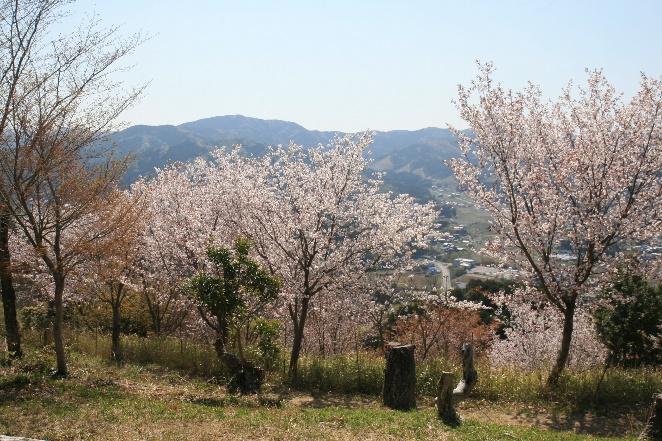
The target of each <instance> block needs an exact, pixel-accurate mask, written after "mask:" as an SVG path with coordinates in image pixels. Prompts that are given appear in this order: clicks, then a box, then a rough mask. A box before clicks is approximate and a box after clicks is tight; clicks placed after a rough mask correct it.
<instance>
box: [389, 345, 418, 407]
mask: <svg viewBox="0 0 662 441" xmlns="http://www.w3.org/2000/svg"><path fill="white" fill-rule="evenodd" d="M415 349H416V346H414V345H401V344H399V343H389V344H388V346H387V351H386V368H385V369H384V390H383V399H384V405H386V406H387V407H390V408H391V409H398V410H410V409H415V408H416V361H415V359H414V350H415Z"/></svg>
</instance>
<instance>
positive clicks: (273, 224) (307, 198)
mask: <svg viewBox="0 0 662 441" xmlns="http://www.w3.org/2000/svg"><path fill="white" fill-rule="evenodd" d="M371 142H372V136H371V134H369V133H363V134H358V135H354V136H344V137H338V138H335V139H334V140H333V141H332V142H331V143H330V144H329V145H320V146H318V147H313V148H309V149H305V148H303V147H302V146H299V145H295V144H290V145H289V146H288V147H287V148H285V147H278V148H275V149H272V150H270V151H269V152H267V154H265V155H264V156H263V157H261V158H258V159H255V158H243V157H241V156H240V155H239V154H238V153H237V152H236V151H233V152H230V153H228V152H226V151H224V150H219V151H217V152H216V153H215V161H214V162H212V163H211V164H210V165H209V167H208V168H207V169H206V171H205V172H204V173H201V177H200V179H199V180H200V181H201V182H203V181H204V182H207V183H208V184H209V190H208V193H209V198H208V199H209V200H212V199H213V198H214V197H215V198H217V201H216V202H214V204H213V205H214V206H216V207H221V208H220V210H221V211H222V212H219V216H220V217H221V218H222V219H224V220H225V222H226V223H227V225H230V226H231V227H232V228H231V229H232V230H233V231H236V232H237V234H241V235H243V236H246V237H249V238H251V240H252V241H253V243H254V244H255V252H256V253H257V254H258V255H259V256H260V257H261V258H262V260H263V261H264V262H265V264H266V266H267V268H269V269H270V270H271V271H273V272H274V273H275V274H278V275H279V276H280V277H281V279H282V280H283V282H284V286H283V293H284V301H285V305H286V313H287V315H288V316H289V318H290V320H291V322H292V327H293V341H292V352H291V356H290V367H289V373H290V376H291V377H296V374H297V363H298V359H299V356H300V353H301V349H302V343H303V338H304V330H305V329H306V321H307V318H308V313H309V312H310V310H311V307H312V306H313V305H312V302H313V301H314V299H315V298H316V297H318V296H319V295H320V294H321V293H324V300H325V302H324V303H325V307H328V305H329V304H332V303H338V301H339V300H340V299H343V298H346V297H347V298H352V296H355V293H360V292H366V288H367V286H368V285H370V283H371V281H370V277H369V272H370V271H371V270H375V269H393V268H396V269H398V270H400V269H404V268H407V266H408V265H409V264H410V261H411V257H412V253H413V251H414V249H415V247H417V246H425V244H426V243H427V240H428V239H429V237H430V236H431V234H432V232H433V222H434V220H435V217H436V213H435V211H434V209H433V207H432V205H420V204H417V203H416V202H415V201H414V199H413V198H412V197H409V196H406V195H397V196H396V195H393V194H389V193H385V192H383V191H382V182H381V181H380V180H379V179H378V178H376V177H370V176H368V170H367V166H368V163H369V162H368V159H366V157H365V153H366V148H367V147H368V146H369V144H370V143H371ZM229 187H231V188H229ZM212 195H213V196H212ZM221 197H222V199H223V200H222V201H221V200H219V198H221ZM333 299H336V300H333ZM340 303H341V302H340ZM320 311H322V309H320Z"/></svg>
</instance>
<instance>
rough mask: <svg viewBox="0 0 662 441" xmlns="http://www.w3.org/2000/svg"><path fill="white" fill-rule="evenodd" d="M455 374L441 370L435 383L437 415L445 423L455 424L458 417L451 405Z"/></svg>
mask: <svg viewBox="0 0 662 441" xmlns="http://www.w3.org/2000/svg"><path fill="white" fill-rule="evenodd" d="M454 383H455V375H453V374H452V373H451V372H442V373H441V378H440V379H439V384H438V385H437V399H436V401H437V416H438V417H439V419H440V420H441V421H443V422H444V423H445V424H448V425H451V426H457V425H458V424H459V423H460V417H459V416H458V415H457V412H455V408H454V407H453V384H454Z"/></svg>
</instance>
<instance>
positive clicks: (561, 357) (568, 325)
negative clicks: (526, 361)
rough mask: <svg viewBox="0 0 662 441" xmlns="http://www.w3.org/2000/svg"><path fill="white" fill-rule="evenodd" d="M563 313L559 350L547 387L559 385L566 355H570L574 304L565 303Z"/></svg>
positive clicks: (566, 360) (566, 361) (566, 358)
mask: <svg viewBox="0 0 662 441" xmlns="http://www.w3.org/2000/svg"><path fill="white" fill-rule="evenodd" d="M565 308H566V309H565V313H564V314H563V336H562V338H561V348H560V350H559V354H558V356H557V358H556V364H555V365H554V367H553V368H552V372H551V373H550V374H549V378H548V379H547V386H549V387H556V386H557V385H558V384H559V378H560V377H561V374H562V373H563V369H565V366H566V364H567V363H568V355H569V354H570V343H571V342H572V330H573V327H574V318H575V302H574V300H573V301H572V302H571V303H570V302H569V303H566V306H565Z"/></svg>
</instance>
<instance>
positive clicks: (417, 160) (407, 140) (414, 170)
mask: <svg viewBox="0 0 662 441" xmlns="http://www.w3.org/2000/svg"><path fill="white" fill-rule="evenodd" d="M339 133H341V132H332V131H329V132H326V131H319V130H308V129H306V128H304V127H302V126H300V125H299V124H296V123H293V122H288V121H280V120H264V119H258V118H249V117H246V116H241V115H227V116H216V117H212V118H205V119H201V120H198V121H192V122H188V123H184V124H180V125H178V126H172V125H163V126H146V125H136V126H132V127H128V128H126V129H124V130H121V131H119V132H116V133H114V134H113V135H112V136H111V138H112V141H113V142H114V143H115V145H116V148H117V150H118V153H120V154H132V155H133V156H134V157H135V163H134V166H133V167H132V169H131V170H129V172H128V174H127V177H126V180H127V182H132V181H134V180H135V179H137V178H138V176H148V175H150V174H152V173H153V171H154V168H155V167H163V166H164V165H166V164H168V163H170V162H173V161H188V160H191V159H193V158H195V157H198V156H205V155H207V154H208V153H209V152H210V151H211V150H213V149H214V148H216V147H221V146H231V145H233V144H242V145H243V148H244V151H245V152H246V153H247V154H254V155H260V154H261V153H263V152H264V150H265V149H266V148H267V147H268V146H270V145H278V144H288V143H289V142H290V141H293V142H295V143H297V144H302V145H304V146H312V145H317V144H320V143H322V144H325V143H327V142H328V141H329V140H330V139H331V138H332V137H333V136H334V135H336V134H339ZM459 154H460V151H459V149H458V146H457V142H456V141H455V139H454V137H453V135H452V134H451V133H450V132H449V131H448V130H447V129H440V128H434V127H430V128H425V129H421V130H414V131H409V130H392V131H387V132H376V133H375V140H374V144H373V145H372V147H371V156H372V159H373V168H374V169H376V170H379V171H383V172H385V176H384V180H385V183H386V185H387V186H388V187H390V188H391V189H392V190H394V191H397V192H400V193H409V194H411V195H413V196H416V197H419V198H422V199H426V198H427V197H428V196H429V189H430V187H431V186H432V185H435V184H436V185H442V186H448V187H454V186H455V183H454V180H453V179H452V177H451V172H450V170H449V169H448V168H447V167H445V166H444V164H443V161H444V160H446V159H449V158H452V157H455V156H458V155H459Z"/></svg>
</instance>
